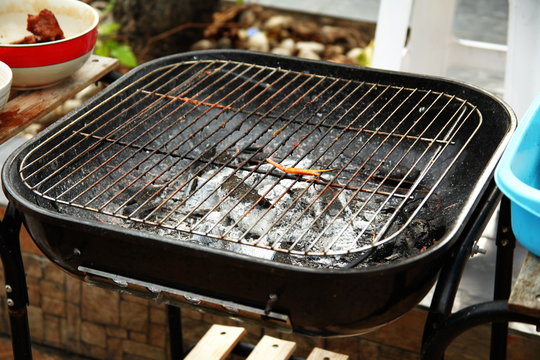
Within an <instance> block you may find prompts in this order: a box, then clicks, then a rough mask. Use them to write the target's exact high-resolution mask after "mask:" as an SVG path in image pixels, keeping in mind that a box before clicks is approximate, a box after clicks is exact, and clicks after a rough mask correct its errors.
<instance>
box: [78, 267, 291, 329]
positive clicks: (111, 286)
mask: <svg viewBox="0 0 540 360" xmlns="http://www.w3.org/2000/svg"><path fill="white" fill-rule="evenodd" d="M78 270H79V271H80V272H82V273H84V274H85V276H84V281H85V282H87V283H89V284H92V285H95V286H99V287H102V288H105V289H108V290H116V291H121V292H123V293H129V294H131V295H135V296H139V297H143V298H146V299H150V300H154V301H156V302H158V303H162V304H167V305H173V306H179V307H182V308H188V309H190V310H195V311H199V312H205V313H210V314H214V315H221V316H223V315H224V314H226V315H227V316H228V317H229V318H230V319H233V320H238V321H243V322H248V323H254V324H258V325H261V323H263V326H265V327H269V328H273V329H276V330H278V331H281V332H288V333H290V332H292V323H291V321H290V318H289V316H288V315H283V314H280V313H277V312H274V311H270V310H269V308H270V307H271V305H272V303H273V302H275V300H274V299H275V295H270V296H269V300H268V304H267V306H266V309H263V310H261V309H258V308H255V307H251V306H246V305H242V304H238V303H234V302H231V301H224V300H219V299H214V298H211V297H208V296H201V295H198V294H194V293H190V292H187V291H181V290H177V289H173V288H169V287H165V286H160V285H156V284H152V283H147V282H144V281H140V280H136V279H132V278H128V277H124V276H119V275H116V274H111V273H107V272H104V271H101V270H96V269H91V268H88V267H84V266H79V267H78Z"/></svg>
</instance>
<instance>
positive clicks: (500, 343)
mask: <svg viewBox="0 0 540 360" xmlns="http://www.w3.org/2000/svg"><path fill="white" fill-rule="evenodd" d="M515 246H516V238H515V237H514V235H513V233H512V231H511V223H510V200H509V199H508V198H507V197H505V196H503V198H502V200H501V207H500V210H499V221H498V225H497V261H496V265H495V286H494V289H493V300H508V298H509V297H510V291H511V290H512V267H513V263H514V261H513V260H514V248H515ZM507 336H508V322H502V323H493V324H492V325H491V350H490V353H491V360H501V359H506V347H507V340H506V339H507Z"/></svg>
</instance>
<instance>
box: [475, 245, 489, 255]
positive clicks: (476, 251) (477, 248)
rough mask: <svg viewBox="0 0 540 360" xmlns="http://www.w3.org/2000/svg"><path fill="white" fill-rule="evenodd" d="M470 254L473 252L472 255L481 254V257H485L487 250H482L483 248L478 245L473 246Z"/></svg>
mask: <svg viewBox="0 0 540 360" xmlns="http://www.w3.org/2000/svg"><path fill="white" fill-rule="evenodd" d="M472 252H473V255H476V254H482V255H485V254H486V253H487V250H486V249H484V248H481V247H480V246H478V245H474V246H473V249H472Z"/></svg>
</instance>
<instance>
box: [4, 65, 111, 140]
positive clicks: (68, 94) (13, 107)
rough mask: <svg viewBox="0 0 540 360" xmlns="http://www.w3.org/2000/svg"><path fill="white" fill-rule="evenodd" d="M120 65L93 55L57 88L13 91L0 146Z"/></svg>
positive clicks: (6, 111)
mask: <svg viewBox="0 0 540 360" xmlns="http://www.w3.org/2000/svg"><path fill="white" fill-rule="evenodd" d="M118 65H119V63H118V60H116V59H111V58H107V57H102V56H96V55H92V56H91V57H90V59H88V61H87V62H86V63H85V64H84V65H83V67H82V68H80V69H79V70H78V71H77V72H75V73H74V74H73V75H71V76H70V77H68V78H66V79H64V80H62V81H61V82H59V83H58V84H56V85H55V86H52V87H49V88H46V89H40V90H33V91H15V90H12V95H11V96H10V98H11V100H10V101H9V102H8V103H7V104H6V105H4V107H3V108H2V110H0V144H1V143H3V142H5V141H6V140H8V139H9V138H11V137H13V136H15V135H16V134H18V133H19V132H21V131H22V130H24V129H25V128H26V127H27V126H28V125H30V124H32V123H33V122H35V121H37V120H39V119H40V118H41V117H43V116H44V115H46V114H48V113H50V112H51V111H53V110H54V109H55V108H56V107H58V106H60V105H62V104H63V103H64V102H65V101H66V100H68V99H70V98H72V97H73V96H74V95H75V94H77V93H78V92H79V91H81V90H83V89H84V88H86V87H87V86H89V85H91V84H93V83H94V82H96V81H98V80H99V79H101V78H102V77H103V76H104V75H105V74H107V73H109V72H111V71H113V70H115V69H116V68H117V67H118Z"/></svg>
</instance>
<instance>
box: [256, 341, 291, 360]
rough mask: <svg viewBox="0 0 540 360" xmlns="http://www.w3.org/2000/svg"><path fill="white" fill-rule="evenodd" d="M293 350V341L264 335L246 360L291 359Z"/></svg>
mask: <svg viewBox="0 0 540 360" xmlns="http://www.w3.org/2000/svg"><path fill="white" fill-rule="evenodd" d="M295 349H296V343H295V342H294V341H287V340H282V339H277V338H275V337H272V336H268V335H264V336H263V338H262V339H261V340H260V341H259V342H258V343H257V345H256V346H255V348H254V349H253V351H252V352H251V353H250V354H249V356H248V358H247V359H246V360H266V359H272V360H286V359H288V358H290V357H291V355H292V353H293V352H294V350H295Z"/></svg>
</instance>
